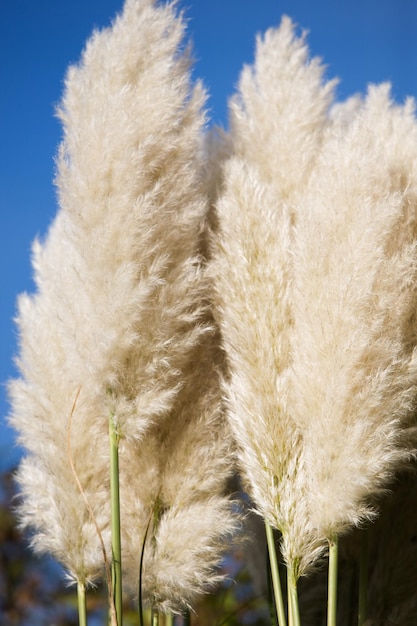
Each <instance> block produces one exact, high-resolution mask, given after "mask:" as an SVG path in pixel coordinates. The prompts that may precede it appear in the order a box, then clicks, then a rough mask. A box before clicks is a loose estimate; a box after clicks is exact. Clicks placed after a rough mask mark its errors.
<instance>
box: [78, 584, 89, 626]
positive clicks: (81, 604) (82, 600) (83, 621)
mask: <svg viewBox="0 0 417 626" xmlns="http://www.w3.org/2000/svg"><path fill="white" fill-rule="evenodd" d="M77 596H78V624H79V626H87V602H86V597H85V584H84V583H83V582H81V581H80V580H79V581H78V583H77Z"/></svg>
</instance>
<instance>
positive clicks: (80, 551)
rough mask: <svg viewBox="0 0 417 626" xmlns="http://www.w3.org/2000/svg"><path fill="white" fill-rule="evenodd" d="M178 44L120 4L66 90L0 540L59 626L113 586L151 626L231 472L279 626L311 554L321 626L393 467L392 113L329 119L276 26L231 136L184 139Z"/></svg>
mask: <svg viewBox="0 0 417 626" xmlns="http://www.w3.org/2000/svg"><path fill="white" fill-rule="evenodd" d="M184 35H185V27H184V21H183V18H182V16H181V15H180V14H178V12H177V10H176V6H175V3H168V4H157V3H156V2H154V1H153V0H126V2H125V6H124V9H123V11H122V13H121V14H120V15H119V16H118V17H117V18H116V19H115V21H114V22H113V24H112V26H111V27H109V28H108V29H105V30H103V31H101V32H96V33H94V34H93V36H92V37H91V39H90V40H89V41H88V43H87V46H86V48H85V50H84V53H83V55H82V58H81V61H80V63H79V64H78V65H76V66H73V67H71V68H70V69H69V71H68V74H67V78H66V82H65V92H64V96H63V99H62V102H61V104H60V106H59V108H58V115H59V117H60V119H61V121H62V122H63V127H64V139H63V142H62V145H61V147H60V151H59V156H58V159H57V178H56V180H57V187H58V192H59V204H60V208H59V210H58V213H57V216H56V218H55V220H54V222H53V224H52V225H51V228H50V230H49V233H48V235H47V237H46V239H45V241H43V242H40V241H37V242H35V244H34V250H33V266H34V271H35V281H36V292H35V294H33V295H23V296H21V297H20V299H19V311H18V316H17V323H18V326H19V333H20V353H19V358H18V364H19V368H20V378H19V379H17V380H15V381H13V382H12V383H11V384H10V393H11V398H12V416H11V423H12V425H13V426H14V427H15V428H16V429H17V430H18V431H19V433H20V443H21V444H22V445H23V446H24V447H25V448H26V450H27V454H26V456H25V457H24V459H23V460H22V462H21V465H20V468H19V471H18V482H19V484H20V488H21V496H22V501H21V504H20V505H19V512H20V517H21V523H22V525H23V526H25V527H27V528H30V529H31V531H32V544H33V546H34V547H35V549H36V550H38V551H39V552H49V553H52V554H53V555H54V556H55V557H56V558H57V559H58V560H60V561H61V563H62V564H63V565H64V567H65V569H66V571H67V573H68V577H69V578H70V579H71V580H72V581H74V582H76V583H77V587H78V595H79V606H80V609H79V615H80V624H82V625H83V626H84V625H85V624H86V622H87V615H86V604H85V590H86V588H87V587H88V586H89V585H92V584H94V583H95V582H96V581H98V580H100V579H101V578H103V574H104V570H106V574H107V582H108V585H109V594H110V605H111V611H112V613H111V619H112V623H113V624H116V625H118V626H122V620H123V597H122V591H123V589H122V576H123V582H124V586H123V588H124V589H125V590H128V592H129V594H130V596H132V597H136V598H138V601H139V603H140V605H141V606H140V607H139V613H140V615H143V607H142V603H143V602H144V603H146V604H147V605H148V606H149V607H150V610H151V620H152V623H153V624H155V625H156V624H158V623H159V621H160V616H161V615H162V614H165V615H167V616H169V617H167V622H168V623H173V615H174V614H175V615H183V614H185V615H186V614H189V612H190V611H192V610H193V607H194V606H195V605H196V603H197V601H198V598H199V597H200V596H201V594H204V593H206V592H208V591H211V590H213V589H215V588H216V586H217V585H218V584H219V583H220V582H221V581H222V580H224V576H225V574H224V571H223V570H222V568H221V565H222V559H223V557H224V554H225V552H226V551H227V549H228V548H229V547H230V546H231V545H232V544H233V542H234V541H235V540H236V537H237V536H238V535H239V533H240V531H241V530H242V525H243V524H244V521H245V520H244V515H242V509H243V508H244V507H243V506H242V504H241V503H240V502H239V501H238V499H237V498H236V497H232V496H231V493H230V492H231V490H232V487H231V485H232V478H233V477H234V474H235V472H236V467H237V464H236V460H237V461H238V467H239V470H240V474H241V480H242V483H243V485H244V488H245V489H246V490H247V492H248V494H249V496H250V498H251V500H252V501H253V504H254V507H255V509H256V511H257V513H258V514H259V517H260V518H262V520H263V522H264V524H265V527H266V530H267V543H268V547H269V552H270V558H271V567H272V580H273V586H274V591H275V598H276V605H277V612H278V621H279V624H280V626H284V625H285V624H286V623H287V620H288V623H289V626H299V625H300V624H301V623H304V621H303V616H304V617H305V619H306V622H305V626H306V624H307V623H314V620H315V619H316V620H321V621H320V623H322V621H323V619H324V612H323V611H321V610H320V611H316V610H315V609H314V608H312V607H307V609H306V603H305V597H306V595H305V592H304V590H305V587H304V583H303V582H302V583H301V584H300V585H299V579H300V577H302V576H306V575H310V574H314V573H315V571H316V570H317V569H318V568H319V567H320V566H321V565H322V564H323V559H324V557H325V556H328V558H329V570H328V571H329V574H328V581H326V585H327V592H328V597H327V624H328V626H335V625H336V622H337V620H338V619H339V620H340V615H341V609H340V607H339V608H338V604H337V601H338V598H340V596H341V597H342V604H341V606H342V607H345V604H344V598H345V595H343V594H344V593H346V592H345V591H343V592H342V594H341V593H340V592H338V587H337V583H338V579H340V580H342V581H343V574H341V573H340V571H338V560H339V557H338V554H339V548H340V546H342V548H341V550H340V555H341V556H340V559H341V561H342V562H345V561H347V560H348V559H347V558H346V553H345V552H344V548H343V546H344V545H345V544H344V541H345V535H349V533H353V535H352V536H354V537H355V536H356V535H355V533H354V532H353V531H354V530H357V529H360V528H361V527H363V526H364V525H366V524H371V523H372V522H374V521H375V519H376V517H377V514H378V510H379V507H380V503H381V501H382V500H383V498H384V497H385V494H386V491H387V489H388V488H389V487H390V486H391V485H392V484H393V481H394V479H395V477H396V476H397V475H398V472H399V471H402V470H403V469H404V467H406V466H407V465H408V464H409V462H410V460H411V459H412V458H414V456H415V449H416V435H417V431H416V423H415V414H416V409H417V402H416V398H417V356H416V355H417V331H416V328H415V319H416V315H417V309H416V302H417V299H416V296H417V291H416V290H417V287H416V285H417V212H416V207H417V148H416V146H417V123H416V119H415V111H414V102H413V101H412V100H408V101H407V102H406V103H405V104H404V105H402V106H399V105H396V104H394V103H393V102H392V100H391V96H390V89H389V86H388V85H382V86H379V87H375V86H373V87H372V86H371V87H370V88H369V90H368V92H367V94H366V95H365V96H363V97H361V96H354V97H353V98H350V99H349V100H347V101H346V102H345V103H335V102H334V89H335V84H336V83H335V81H326V80H325V78H324V68H323V65H322V64H321V62H320V60H318V59H310V58H309V53H308V48H307V45H306V40H305V35H304V34H302V35H301V36H298V35H297V33H296V29H295V26H294V25H293V24H292V22H291V20H290V19H289V18H287V17H284V18H283V20H282V23H281V25H280V27H279V28H277V29H271V30H269V31H267V32H266V33H265V35H264V36H263V37H258V40H257V48H256V57H255V61H254V64H253V66H252V67H245V68H244V69H243V71H242V74H241V78H240V82H239V88H238V92H237V94H236V95H235V96H234V97H233V98H232V99H231V102H230V131H229V132H227V133H226V132H221V131H220V132H217V134H216V133H206V132H205V130H206V129H205V124H206V119H205V113H204V106H205V93H204V90H203V88H202V86H201V85H200V84H199V83H195V84H193V83H192V81H191V74H190V71H191V70H190V57H189V49H188V47H187V45H186V44H185V42H184ZM109 439H110V449H109ZM249 523H250V524H253V522H249ZM274 530H275V531H277V532H278V535H279V538H280V539H279V541H280V551H281V555H282V559H283V563H284V565H285V567H286V574H287V581H286V587H287V602H286V603H285V601H284V599H283V593H282V590H281V582H282V579H283V572H282V571H281V572H280V571H279V569H280V566H279V565H278V562H279V560H280V559H279V557H278V555H277V554H276V551H275V541H274ZM382 535H384V533H383V532H382V533H381V536H382ZM347 541H348V539H347ZM370 545H371V549H370V554H371V555H372V558H373V559H374V561H373V564H371V565H370V571H369V574H370V576H369V581H370V586H369V594H367V593H366V591H367V590H366V589H365V586H366V559H363V563H364V566H363V568H362V581H365V582H363V583H362V588H361V590H360V592H359V595H360V600H359V621H360V623H365V620H366V610H367V609H366V606H367V599H369V598H368V596H369V597H372V593H373V591H372V589H373V587H372V585H373V584H374V580H375V578H374V570H373V567H374V565H375V563H376V566H375V571H376V572H378V571H379V569H378V568H379V566H380V564H379V561H378V556H376V553H375V550H374V549H373V547H372V546H373V544H372V540H371V541H370ZM355 550H356V552H355V554H356V553H357V552H358V550H357V549H356V548H355ZM110 564H111V567H112V572H113V576H112V580H110V576H109V573H108V572H109V567H110ZM318 576H319V580H320V583H319V584H318V586H317V590H318V596H319V595H323V597H324V588H325V587H326V585H323V584H322V581H321V578H320V574H319V575H318ZM300 589H301V591H300V597H301V612H300V609H299V600H298V592H299V590H300ZM394 595H395V594H394ZM395 601H396V602H397V605H398V606H399V605H401V603H402V599H400V600H399V599H398V598H396V600H395ZM323 603H324V604H325V599H324V601H323ZM285 604H286V606H285ZM401 606H402V605H401ZM369 611H370V613H372V609H369ZM351 615H353V612H352V610H351V611H350V613H349V618H346V619H347V620H348V619H349V620H350V621H352V620H351ZM374 615H378V616H381V620H383V619H386V620H389V619H391V616H392V615H395V609H393V611H392V615H391V613H389V614H388V617H387V615H386V614H385V613H384V612H383V611H380V612H379V613H378V611H376V612H374ZM370 619H374V618H373V617H372V618H370ZM375 619H379V617H375ZM161 621H163V620H161ZM338 623H339V624H340V621H339V622H338ZM366 623H368V622H366ZM370 623H373V622H372V621H371V622H370Z"/></svg>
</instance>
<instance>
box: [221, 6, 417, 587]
mask: <svg viewBox="0 0 417 626" xmlns="http://www.w3.org/2000/svg"><path fill="white" fill-rule="evenodd" d="M322 74H323V69H322V67H321V66H320V64H319V62H318V61H317V60H313V61H309V60H308V54H307V49H306V46H305V43H304V39H303V38H301V39H297V38H296V37H295V35H294V26H293V25H292V24H291V22H290V20H289V19H288V18H284V19H283V21H282V24H281V26H280V28H279V29H277V30H271V31H268V32H267V33H266V35H265V37H264V39H263V40H259V41H258V46H257V54H256V60H255V63H254V67H253V68H245V69H244V71H243V73H242V77H241V81H240V86H239V94H238V95H237V96H236V97H235V98H234V99H233V100H232V103H231V137H230V141H231V142H232V154H233V156H232V157H231V158H229V159H228V161H227V162H226V165H225V168H224V185H223V189H222V191H221V193H220V196H219V199H218V201H217V218H218V230H217V232H215V233H214V235H213V241H212V248H213V262H212V273H213V275H214V277H215V286H216V294H217V295H216V298H217V311H218V319H219V322H220V325H221V330H222V335H223V340H224V345H225V348H226V352H227V355H228V361H229V370H230V371H229V376H228V378H226V381H225V383H224V387H225V391H226V395H227V398H228V406H229V416H230V422H231V425H232V428H233V431H234V434H235V437H236V440H237V443H238V446H239V456H240V464H241V468H242V473H243V475H244V477H245V478H246V481H247V483H248V489H249V491H250V494H251V496H252V497H253V499H254V501H255V503H256V505H257V507H258V510H259V512H260V513H261V514H262V515H263V516H264V518H265V519H266V521H267V522H269V523H270V524H272V525H273V526H275V527H276V528H278V529H279V530H280V531H281V533H282V551H283V554H284V557H285V559H286V561H287V564H288V565H289V567H290V568H291V569H292V570H293V572H294V574H295V576H298V575H300V574H302V573H305V572H307V571H308V570H309V568H310V567H311V565H313V564H314V562H315V561H316V560H317V558H318V556H319V555H320V554H321V553H322V551H323V549H324V546H325V545H326V540H327V539H329V538H330V537H331V536H332V535H333V534H334V533H339V532H342V531H344V530H346V529H347V528H348V527H350V526H352V525H353V524H359V523H360V522H361V521H363V520H364V519H367V518H369V517H372V515H373V509H372V506H371V504H372V501H373V498H374V496H375V495H376V494H377V493H378V491H379V489H380V488H381V487H383V486H386V485H387V481H388V479H389V478H390V476H391V474H392V471H393V470H394V469H395V468H397V467H398V465H399V464H400V463H401V462H403V461H405V460H406V459H407V458H409V456H410V450H411V448H412V446H413V445H414V443H415V434H414V430H412V429H413V428H414V423H413V420H412V414H413V411H414V408H415V397H416V392H417V362H416V354H415V350H416V343H417V342H416V339H417V335H416V328H415V317H416V301H417V300H416V295H417V294H416V284H417V280H416V279H417V275H416V270H417V252H416V244H417V242H416V234H417V230H416V220H417V211H416V207H417V179H416V173H417V149H416V146H417V126H416V121H415V117H414V111H413V104H412V103H411V102H408V103H407V104H406V105H405V106H404V107H395V106H393V105H392V104H391V103H390V101H389V95H388V92H387V88H386V87H384V86H383V87H381V88H378V89H376V88H372V89H370V91H369V94H368V96H367V98H366V99H365V101H362V100H361V99H360V98H358V97H354V98H352V99H350V100H348V101H347V102H346V103H344V104H342V105H336V106H334V107H333V108H331V109H329V107H330V105H331V104H332V103H331V100H332V97H331V96H332V87H333V83H324V82H323V76H322Z"/></svg>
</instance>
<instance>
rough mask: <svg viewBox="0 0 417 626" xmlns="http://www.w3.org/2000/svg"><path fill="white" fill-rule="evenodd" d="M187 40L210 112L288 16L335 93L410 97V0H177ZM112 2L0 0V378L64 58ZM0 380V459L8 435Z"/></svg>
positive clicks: (48, 158)
mask: <svg viewBox="0 0 417 626" xmlns="http://www.w3.org/2000/svg"><path fill="white" fill-rule="evenodd" d="M179 3H180V6H182V7H185V8H186V9H187V15H188V17H189V33H190V35H191V37H192V39H193V41H194V49H195V56H196V58H197V63H196V69H195V72H196V76H199V77H200V78H202V79H203V80H204V82H205V84H206V86H207V87H208V89H209V91H210V93H211V101H210V104H211V108H212V117H213V119H214V121H216V122H220V123H222V124H224V125H226V124H227V113H226V106H227V105H226V103H227V98H228V96H229V95H231V93H232V92H233V89H234V86H235V85H236V82H237V79H238V76H239V71H240V69H241V66H242V64H243V63H248V62H251V60H252V58H253V49H254V40H255V34H256V33H258V32H262V31H264V30H265V29H266V28H268V27H271V26H277V25H278V24H279V22H280V18H281V15H282V14H284V13H286V14H288V15H290V16H291V17H292V18H294V19H295V21H296V22H297V23H298V24H299V25H300V26H301V27H303V28H305V29H307V30H309V31H310V35H309V39H308V41H309V44H310V49H311V52H312V54H314V55H319V56H321V57H322V58H323V59H324V61H325V63H326V64H327V66H328V76H329V77H335V76H338V77H339V78H340V80H341V83H340V86H339V89H338V96H339V98H341V99H343V98H345V97H347V96H348V95H350V94H352V93H355V92H358V91H362V92H363V91H364V90H365V89H366V85H367V84H368V83H370V82H373V83H375V82H376V83H379V82H382V81H386V80H389V81H390V82H391V83H392V85H393V93H394V96H395V98H396V99H397V100H399V101H402V100H403V99H404V97H405V96H407V95H412V96H417V0H349V1H348V0H344V1H342V0H180V2H179ZM121 7H122V0H0V219H1V228H0V238H1V241H0V381H1V382H2V383H4V381H6V380H7V379H8V378H10V377H11V376H13V375H14V369H13V365H12V358H13V354H14V353H15V352H16V336H15V330H14V325H13V322H12V318H13V315H14V312H15V301H16V296H17V294H18V293H20V292H22V291H30V290H32V283H31V267H30V245H31V241H32V240H33V238H34V237H35V236H36V235H37V234H41V235H42V234H44V233H45V232H46V229H47V227H48V224H49V223H50V221H51V219H52V218H53V216H54V214H55V211H56V202H55V190H54V187H53V173H54V163H53V158H54V154H55V152H56V147H57V144H58V142H59V140H60V126H59V123H58V121H57V120H56V119H55V118H54V106H55V104H56V103H57V101H58V100H59V98H60V94H61V90H62V80H63V77H64V74H65V71H66V68H67V66H68V64H69V63H71V62H75V61H77V60H78V58H79V55H80V52H81V49H82V47H83V45H84V42H85V40H86V38H87V37H88V35H89V34H90V32H91V31H92V29H93V28H94V27H102V26H105V25H108V24H109V22H110V20H111V18H112V17H113V16H114V15H115V13H116V12H117V11H119V10H120V9H121ZM7 412H8V406H7V401H6V393H5V388H4V384H3V385H2V386H1V387H0V468H1V467H4V465H5V464H7V463H10V461H11V459H12V458H13V452H12V446H13V435H12V433H11V432H10V431H9V430H8V429H7V428H6V427H5V415H6V414H7Z"/></svg>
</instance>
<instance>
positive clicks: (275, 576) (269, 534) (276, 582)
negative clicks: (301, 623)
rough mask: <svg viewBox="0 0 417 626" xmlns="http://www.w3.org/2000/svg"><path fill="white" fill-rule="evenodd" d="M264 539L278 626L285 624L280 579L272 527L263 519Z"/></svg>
mask: <svg viewBox="0 0 417 626" xmlns="http://www.w3.org/2000/svg"><path fill="white" fill-rule="evenodd" d="M265 531H266V541H267V544H268V553H269V562H270V565H271V577H272V587H273V589H274V598H275V606H276V609H277V615H278V624H279V626H287V620H286V618H285V607H284V600H283V598H282V589H281V581H280V578H279V569H278V559H277V550H276V546H275V540H274V532H273V530H272V527H271V526H270V525H269V524H268V522H267V521H266V520H265Z"/></svg>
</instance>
